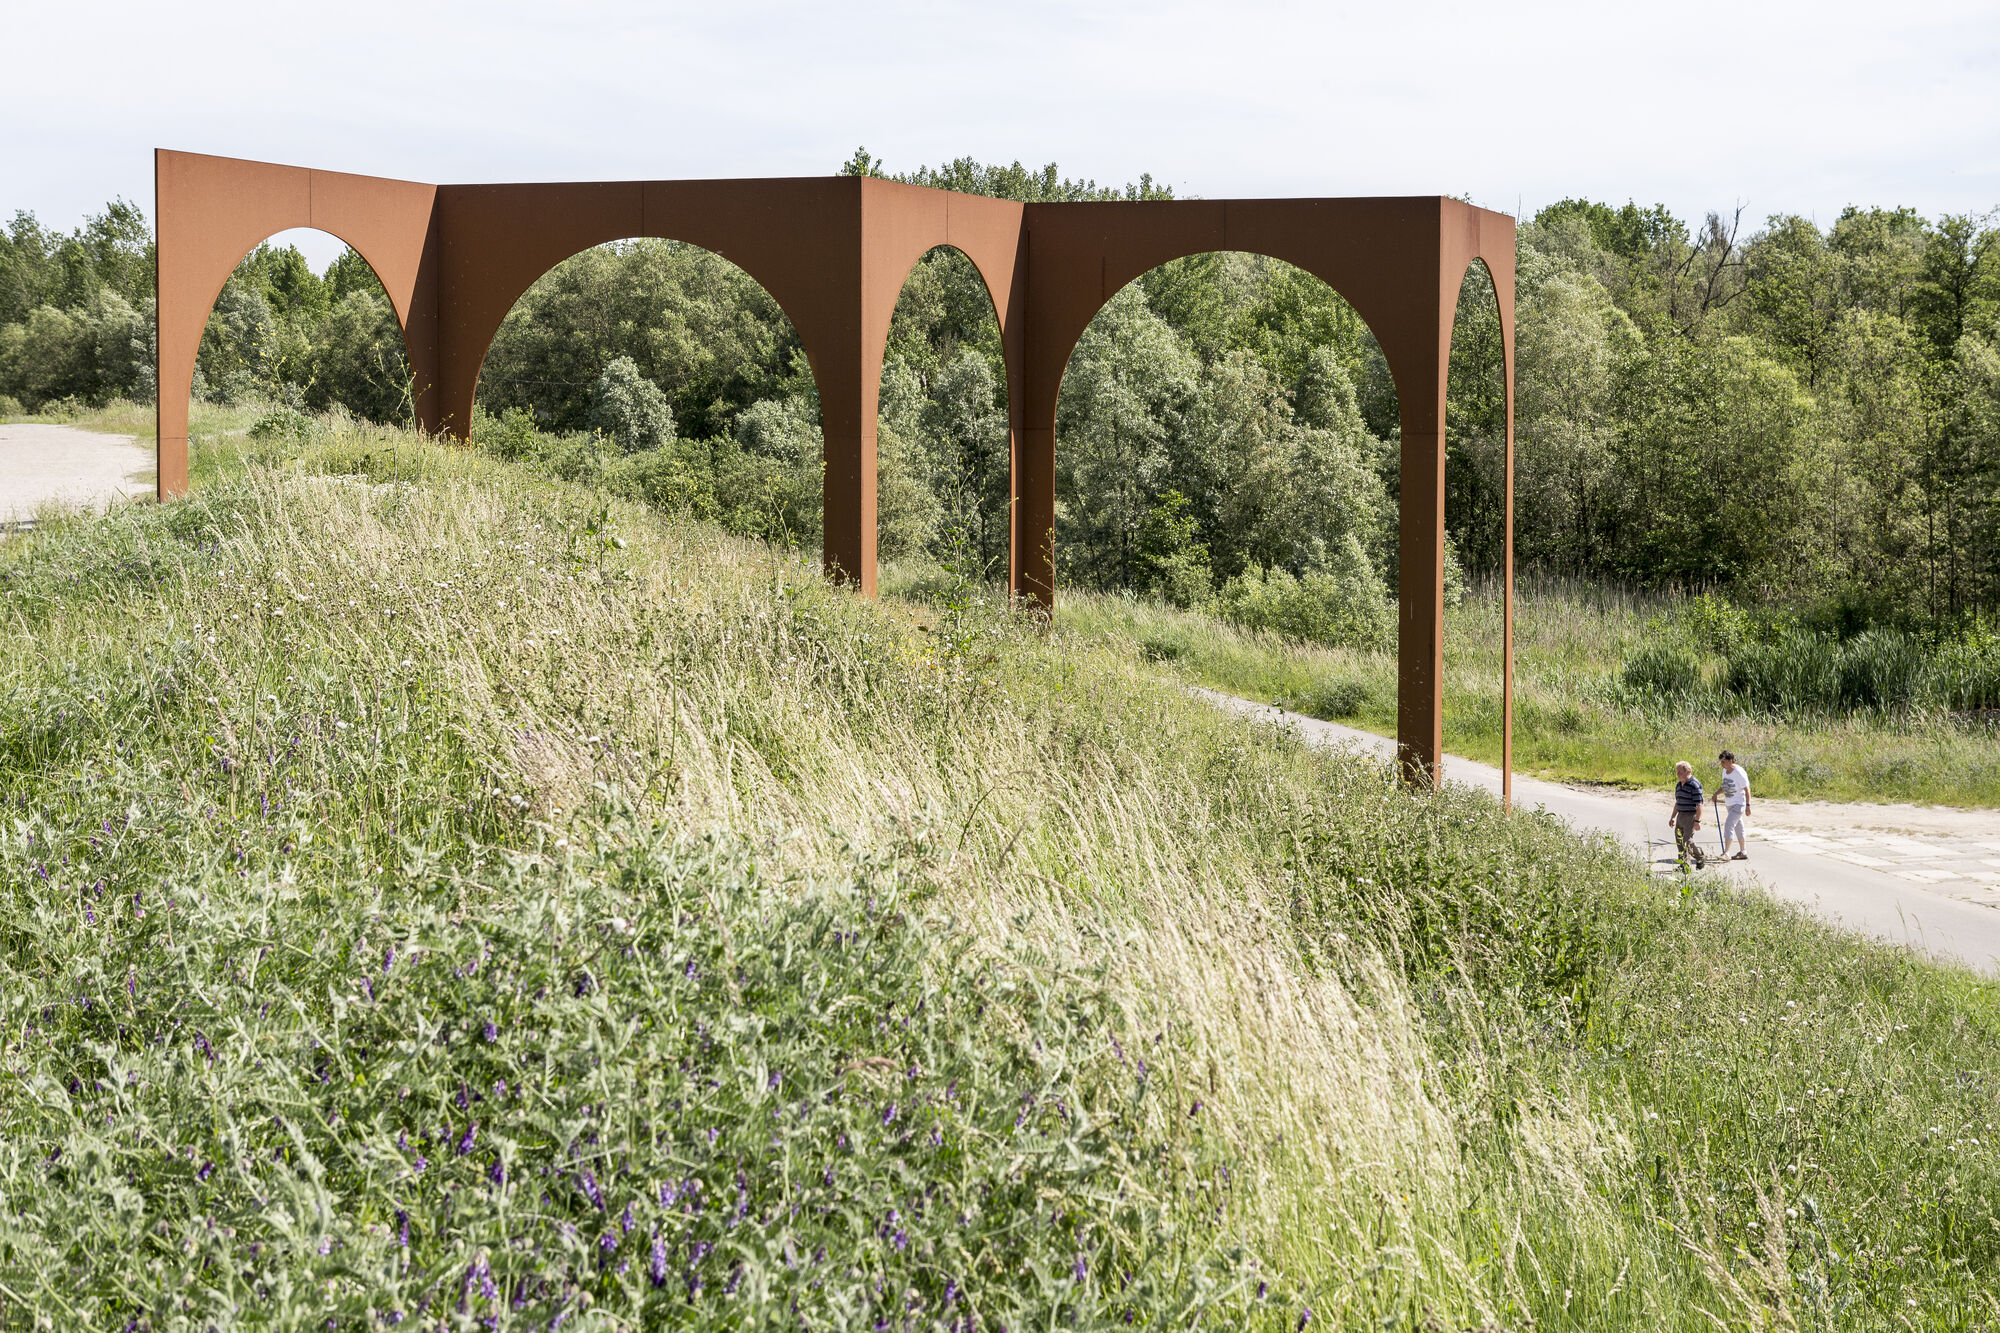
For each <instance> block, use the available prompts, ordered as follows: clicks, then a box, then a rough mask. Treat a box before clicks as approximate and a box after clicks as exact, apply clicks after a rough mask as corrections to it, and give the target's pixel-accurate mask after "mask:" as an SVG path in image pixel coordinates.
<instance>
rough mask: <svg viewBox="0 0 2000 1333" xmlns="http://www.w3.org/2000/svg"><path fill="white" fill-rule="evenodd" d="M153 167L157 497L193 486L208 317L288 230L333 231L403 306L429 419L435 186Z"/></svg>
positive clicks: (194, 160)
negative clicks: (200, 360) (198, 384)
mask: <svg viewBox="0 0 2000 1333" xmlns="http://www.w3.org/2000/svg"><path fill="white" fill-rule="evenodd" d="M154 172H155V175H154V182H155V183H154V218H155V219H156V223H155V225H156V226H157V228H158V233H157V236H158V241H157V248H156V254H157V256H158V263H157V266H156V275H157V276H156V278H155V284H156V285H155V294H156V307H155V308H156V309H157V310H158V312H159V326H158V336H159V353H158V356H159V361H158V365H159V382H158V385H157V387H156V405H157V412H158V420H159V431H158V444H157V450H158V459H159V471H158V482H157V491H158V495H159V498H160V499H162V500H165V499H168V498H169V497H171V496H174V495H178V494H180V493H182V492H183V491H185V490H186V489H187V464H188V458H187V448H188V441H187V434H188V425H187V423H188V397H189V392H190V390H191V389H192V387H193V382H194V369H195V361H196V358H197V356H198V355H199V352H200V347H201V338H202V333H203V332H204V331H205V330H206V328H207V326H208V316H209V313H210V312H211V311H212V310H213V309H214V308H215V304H216V301H217V300H218V299H219V298H220V297H221V295H222V289H223V287H224V285H225V284H227V283H228V281H229V278H230V275H231V274H233V273H234V272H235V271H236V267H237V265H238V264H240V263H242V261H243V260H244V259H245V258H246V257H247V256H248V255H249V254H250V253H251V252H252V251H253V250H255V249H256V248H257V247H258V246H259V245H261V244H263V243H264V242H265V241H266V240H268V239H269V238H271V237H272V236H275V235H277V234H278V233H280V232H285V231H294V230H299V229H310V230H313V231H321V232H325V233H327V234H328V235H330V236H332V237H334V238H335V239H337V240H340V241H342V242H344V243H345V244H346V245H347V247H348V248H349V249H350V250H352V251H354V253H355V254H357V255H359V256H360V257H361V260H362V262H363V263H365V264H367V265H368V267H369V269H370V270H371V271H372V272H373V273H374V274H375V280H376V281H377V282H379V283H381V284H382V290H383V292H384V293H385V294H386V295H387V296H388V298H389V305H390V308H391V309H392V310H394V311H395V315H396V323H397V325H398V327H399V328H400V330H401V332H402V335H403V353H404V356H405V357H406V358H407V360H408V363H409V367H410V375H411V380H412V385H413V390H414V393H415V397H416V404H415V405H416V411H417V419H418V422H419V423H420V424H421V423H424V422H425V419H426V407H427V405H428V400H429V399H430V389H431V386H432V384H433V383H434V382H435V380H436V374H437V365H436V357H435V350H434V349H435V326H436V304H435V299H434V292H433V285H432V283H433V279H432V270H433V264H432V262H431V252H432V248H433V245H434V238H433V236H432V233H431V228H430V217H431V206H432V200H433V198H434V196H435V194H436V187H435V186H429V185H417V184H413V183H411V182H407V181H391V180H382V179H378V178H376V177H371V176H349V175H345V174H344V173H341V172H330V171H318V170H314V169H310V168H305V167H284V166H277V165H273V164H268V163H244V162H239V161H236V160H234V159H230V158H217V157H207V156H204V155H201V154H197V153H175V152H169V151H166V150H164V149H162V150H158V151H156V153H155V155H154Z"/></svg>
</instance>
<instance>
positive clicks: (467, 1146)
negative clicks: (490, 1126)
mask: <svg viewBox="0 0 2000 1333" xmlns="http://www.w3.org/2000/svg"><path fill="white" fill-rule="evenodd" d="M478 1136H479V1122H478V1121H476V1120H475V1121H473V1122H472V1123H471V1124H469V1125H467V1126H466V1127H465V1136H464V1137H463V1138H461V1139H460V1140H459V1141H458V1155H459V1156H460V1157H464V1156H466V1155H467V1154H468V1153H470V1152H471V1151H472V1141H473V1140H474V1139H475V1138H477V1137H478Z"/></svg>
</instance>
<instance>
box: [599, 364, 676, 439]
mask: <svg viewBox="0 0 2000 1333" xmlns="http://www.w3.org/2000/svg"><path fill="white" fill-rule="evenodd" d="M589 422H590V428H591V429H592V430H594V431H596V432H598V433H599V434H600V435H602V436H604V437H605V438H606V439H608V440H610V441H611V443H612V445H613V446H614V447H616V448H617V449H618V450H619V451H620V452H621V453H627V454H636V453H640V452H642V451H644V450H647V449H659V448H662V447H664V446H665V445H668V444H671V443H673V441H674V409H673V406H672V404H670V403H668V402H667V396H666V395H665V394H663V393H661V392H660V386H659V385H657V384H655V383H653V382H652V381H651V380H649V379H647V378H646V377H645V376H644V375H641V374H640V373H639V367H638V366H637V365H635V364H634V363H633V361H632V358H631V357H629V356H620V357H614V358H613V359H612V360H611V361H610V362H609V363H608V364H606V365H605V367H604V373H603V374H601V375H599V376H598V377H597V387H596V388H595V389H593V390H592V391H591V395H590V416H589Z"/></svg>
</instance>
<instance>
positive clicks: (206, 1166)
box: [194, 1162, 215, 1180]
mask: <svg viewBox="0 0 2000 1333" xmlns="http://www.w3.org/2000/svg"><path fill="white" fill-rule="evenodd" d="M214 1174H215V1163H214V1162H203V1163H202V1164H201V1170H199V1171H197V1172H195V1173H194V1178H195V1179H196V1180H207V1179H208V1178H209V1177H210V1176H212V1175H214Z"/></svg>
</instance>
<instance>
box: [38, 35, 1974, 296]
mask: <svg viewBox="0 0 2000 1333" xmlns="http://www.w3.org/2000/svg"><path fill="white" fill-rule="evenodd" d="M10 10H11V12H10V13H9V15H8V17H7V19H6V21H5V29H6V32H7V38H8V44H9V50H8V53H7V58H6V61H5V73H4V76H0V125H4V126H5V133H4V135H0V216H11V214H12V213H13V212H14V211H15V210H16V209H29V210H32V211H34V212H35V213H36V214H38V215H39V216H40V217H41V219H42V220H43V222H44V223H47V224H51V225H54V226H58V227H62V228H69V227H72V226H74V225H76V223H77V222H79V221H80V220H81V219H82V218H83V216H84V215H85V214H87V213H89V212H92V211H95V210H96V209H97V208H99V207H101V206H102V204H103V203H104V202H105V201H106V200H107V199H109V198H111V197H112V196H114V195H123V196H125V197H126V198H129V199H132V200H134V201H135V202H138V203H140V204H141V205H142V206H144V207H145V208H146V209H147V210H148V212H149V213H150V210H151V203H152V157H151V150H152V149H153V148H154V147H155V146H164V147H170V148H181V149H189V150H193V151H199V152H210V153H222V154H227V155H231V156H239V157H254V158H263V159H266V160H270V161H277V162H289V163H298V164H302V165H310V166H320V167H327V168H334V169H339V170H346V171H357V172H365V173H369V174H373V175H385V176H403V177H407V178H411V179H416V180H425V181H437V182H449V181H501V180H562V179H578V180H587V179H620V178H657V179H668V178H675V177H694V176H759V175H772V176H777V175H821V174H826V173H830V172H832V171H833V170H835V169H836V168H837V167H838V166H839V164H840V163H841V162H842V161H843V160H844V159H845V158H846V157H847V156H848V154H849V153H851V152H852V151H853V150H854V148H855V147H856V145H860V144H865V145H867V147H868V148H869V150H870V151H871V152H873V153H875V154H876V155H877V156H878V157H880V158H882V159H884V160H885V161H886V162H887V164H888V166H889V167H890V169H891V170H896V169H907V168H910V167H914V166H917V165H919V164H924V163H936V162H939V161H943V160H946V159H949V158H952V157H957V156H960V155H965V154H970V155H972V156H974V157H978V158H981V159H984V160H991V161H1012V160H1014V159H1016V158H1019V159H1020V160H1021V161H1023V162H1025V163H1027V164H1029V165H1031V166H1034V165H1039V164H1041V163H1044V162H1048V161H1055V162H1058V163H1060V164H1061V166H1062V168H1063V170H1064V172H1065V174H1069V175H1083V176H1090V177H1094V178H1096V179H1097V180H1098V181H1100V182H1103V183H1113V182H1123V181H1125V180H1128V179H1131V178H1134V177H1136V176H1137V175H1138V174H1139V173H1140V172H1142V171H1150V172H1152V173H1153V174H1154V176H1155V177H1156V178H1158V179H1160V180H1162V181H1165V182H1166V183H1169V184H1171V185H1173V186H1174V187H1175V189H1176V190H1177V191H1179V192H1182V193H1187V194H1199V195H1205V196H1209V197H1224V196H1258V195H1343V194H1437V193H1451V194H1465V195H1469V196H1471V197H1472V198H1473V199H1475V200H1477V201H1478V202H1480V203H1482V204H1485V205H1487V206H1489V207H1493V208H1499V209H1502V210H1504V211H1507V212H1514V211H1515V210H1516V207H1517V205H1518V207H1519V208H1520V209H1522V210H1524V211H1525V212H1527V213H1530V214H1532V213H1533V212H1534V210H1535V209H1536V208H1537V207H1539V206H1541V205H1543V204H1546V203H1549V202H1551V201H1553V200H1556V199H1559V198H1562V197H1564V196H1567V195H1587V196H1590V197H1593V198H1598V199H1603V200H1606V201H1609V202H1614V203H1622V202H1624V201H1625V200H1626V199H1628V198H1635V199H1637V200H1639V201H1640V202H1641V203H1651V202H1655V201H1657V202H1663V203H1665V204H1667V205H1668V206H1669V207H1671V208H1673V209H1674V210H1675V211H1676V212H1678V213H1680V214H1681V215H1683V216H1684V217H1689V218H1691V219H1695V218H1699V216H1700V215H1701V214H1702V213H1703V212H1705V211H1706V210H1708V209H1711V208H1714V209H1722V210H1728V209H1731V208H1733V207H1734V206H1735V205H1736V204H1738V203H1743V204H1746V205H1747V206H1748V208H1747V211H1746V213H1745V219H1746V222H1747V221H1750V220H1757V221H1759V222H1761V219H1762V218H1763V217H1764V216H1766V215H1767V214H1770V213H1775V212H1798V213H1805V214H1808V215H1810V216H1813V217H1815V218H1817V219H1818V220H1819V221H1820V222H1821V223H1822V224H1823V225H1824V224H1827V223H1830V222H1831V221H1832V220H1833V219H1834V218H1835V217H1836V216H1838V214H1839V212H1840V209H1841V207H1842V206H1843V205H1845V204H1847V203H1850V202H1852V203H1863V204H1883V205H1896V204H1907V205H1910V206H1913V207H1915V208H1917V209H1918V210H1919V211H1921V212H1923V213H1925V214H1926V215H1931V216H1935V215H1937V214H1940V213H1945V212H1954V213H1964V212H1976V213H1983V212H1985V211H1987V210H1989V209H1992V208H1994V207H1995V206H1996V205H2000V0H1985V2H1984V3H1974V2H1966V0H1930V2H1929V3H1924V4H1916V5H1896V4H1881V3H1876V4H1866V5H1864V4H1855V3H1849V2H1848V0H1821V2H1820V3H1784V4H1775V3H1759V2H1758V0H1746V3H1742V4H1738V5H1735V6H1711V7H1708V8H1696V7H1687V6H1680V7H1675V8H1673V9H1671V10H1670V9H1668V8H1666V7H1652V6H1629V5H1627V6H1613V5H1580V4H1549V3H1545V4H1516V5H1495V4H1490V3H1489V4H1473V3H1458V2H1454V0H1414V2H1412V0H1403V2H1402V3H1379V2H1378V3H1371V4H1366V5H1357V4H1348V3H1323V4H1314V5H1304V4H1285V3H1273V2H1271V0H1238V2H1237V3H1233V4H1221V3H1183V2H1177V0H1155V2H1154V3H1124V2H1122V0H1105V2H1100V3H1079V4H1067V5H1064V4H1047V3H1040V2H1039V0H1028V2H1021V3H1011V4H1008V3H989V4H982V5H971V4H957V3H942V4H908V3H893V2H889V0H877V2H873V3H853V4H838V3H832V4H829V3H816V4H794V3H762V2H751V3H734V4H731V3H727V0H725V2H724V3H719V4H718V3H714V2H713V0H711V2H710V3H703V4H695V5H684V4H638V3H607V2H603V0H597V2H594V3H593V2H588V0H586V2H582V3H575V2H573V3H569V4H566V5H554V4H548V3H534V4H528V3H518V2H516V0H487V2H486V3H481V4H457V3H448V4H437V3H425V0H350V2H349V3H347V4H344V5H341V6H337V7H336V6H326V5H319V4H313V5H287V4H284V3H282V2H280V3H271V2H270V0H258V2H257V3H248V2H245V0H193V2H192V3H184V4H177V5H164V4H160V3H158V0H148V3H145V4H136V3H125V2H124V0H114V2H111V3H96V4H91V5H52V4H45V5H35V6H32V7H29V6H26V5H14V6H10ZM309 252H311V253H313V257H314V259H315V261H316V262H317V263H322V264H323V263H324V262H326V260H327V259H329V258H331V256H332V254H333V248H329V247H328V246H327V245H319V246H314V247H310V250H309Z"/></svg>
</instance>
